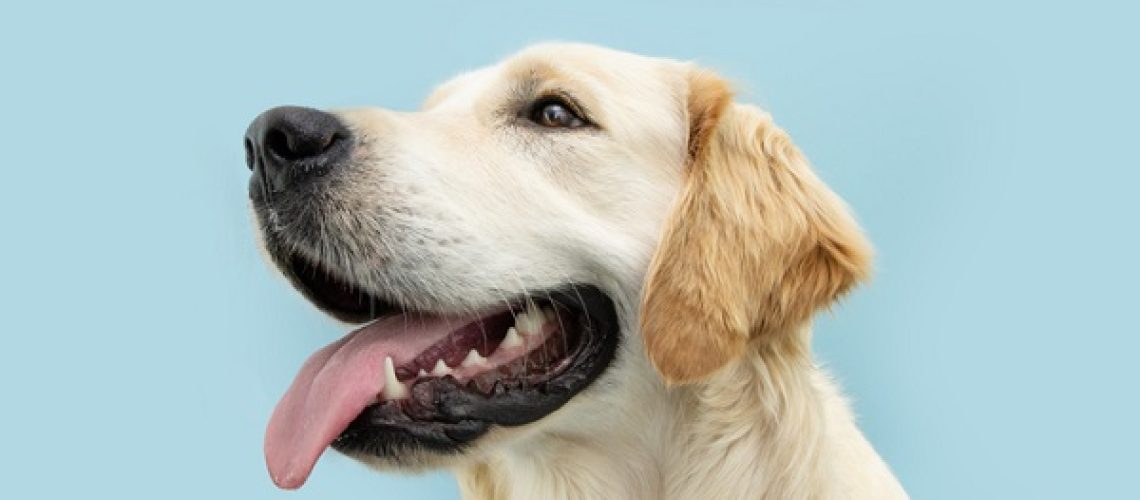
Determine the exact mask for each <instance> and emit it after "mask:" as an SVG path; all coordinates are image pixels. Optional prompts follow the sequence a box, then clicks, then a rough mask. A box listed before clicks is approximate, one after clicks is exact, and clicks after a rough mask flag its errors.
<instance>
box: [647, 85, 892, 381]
mask: <svg viewBox="0 0 1140 500" xmlns="http://www.w3.org/2000/svg"><path fill="white" fill-rule="evenodd" d="M688 112H689V118H690V120H689V121H690V137H689V153H690V164H689V165H688V166H687V168H686V171H685V174H684V176H685V178H684V180H683V184H682V188H681V192H680V194H679V196H678V199H677V201H676V204H675V206H674V207H673V211H672V213H671V214H670V215H669V217H668V218H667V219H666V222H665V228H664V231H663V234H662V238H661V242H660V245H659V247H658V249H657V251H656V253H655V255H654V256H653V259H652V261H651V263H650V267H649V272H648V274H647V278H646V283H645V289H644V297H643V302H642V309H641V311H642V315H641V328H642V334H643V337H644V340H645V342H646V348H647V349H648V352H649V357H650V359H651V360H652V362H653V364H654V366H655V367H656V368H657V370H658V372H659V373H660V374H661V375H662V377H663V378H664V379H665V380H666V381H667V382H668V383H689V382H697V381H700V380H703V379H705V378H707V377H708V376H709V375H711V374H712V373H713V372H715V371H716V370H718V369H720V368H721V367H723V366H724V365H726V364H728V363H729V362H730V361H733V360H734V359H736V358H737V357H739V356H740V355H741V354H742V353H743V352H744V350H745V346H746V345H747V344H748V342H749V341H750V340H754V339H761V340H763V339H775V338H777V336H779V335H789V334H790V333H791V330H792V329H794V328H795V327H796V326H799V325H801V324H803V323H804V322H806V321H808V320H809V319H810V317H811V315H812V314H813V313H814V312H815V311H816V310H817V309H819V308H821V307H824V306H826V305H828V304H830V303H831V302H832V301H834V300H836V299H837V298H838V297H839V296H841V295H842V294H843V293H844V292H846V291H847V290H849V289H850V288H851V287H852V286H854V285H855V284H856V283H858V282H859V281H860V280H862V279H864V278H866V276H867V275H868V274H869V271H870V261H871V249H870V245H869V243H868V242H867V241H866V239H865V238H864V236H863V234H862V232H861V231H860V229H859V227H858V225H857V224H856V223H855V221H854V220H853V219H852V217H851V215H850V214H849V212H848V210H847V207H846V206H845V204H844V203H843V202H842V201H841V200H840V199H839V198H838V197H837V196H836V195H835V194H834V193H833V192H832V191H831V190H830V189H828V188H827V186H825V185H824V184H823V182H822V181H820V180H819V178H818V177H816V175H815V174H814V173H813V172H812V170H811V168H810V167H809V166H808V164H807V161H806V160H805V159H804V157H803V155H802V154H801V153H800V151H799V150H798V149H797V148H796V147H795V145H793V144H792V142H791V139H790V138H789V137H788V135H787V134H786V133H785V132H784V131H783V130H781V129H780V128H778V127H776V126H775V125H774V124H773V123H772V121H771V117H770V116H769V115H768V114H767V113H764V112H762V111H760V110H758V109H756V108H754V107H751V106H744V105H739V104H733V103H732V94H731V91H730V90H729V88H728V85H727V84H726V83H725V82H724V81H723V80H721V79H720V78H718V77H716V76H714V75H712V74H710V73H707V72H703V71H697V70H694V71H693V72H692V74H691V75H690V77H689V97H688Z"/></svg>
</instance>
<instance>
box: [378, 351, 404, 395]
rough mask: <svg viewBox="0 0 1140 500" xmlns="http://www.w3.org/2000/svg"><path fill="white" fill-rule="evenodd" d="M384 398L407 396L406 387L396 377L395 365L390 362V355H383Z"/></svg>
mask: <svg viewBox="0 0 1140 500" xmlns="http://www.w3.org/2000/svg"><path fill="white" fill-rule="evenodd" d="M383 395H384V400H385V401H391V400H393V399H404V398H406V397H408V388H407V387H404V384H403V383H401V382H400V379H397V378H396V367H395V366H394V365H393V364H392V357H391V356H385V357H384V391H383Z"/></svg>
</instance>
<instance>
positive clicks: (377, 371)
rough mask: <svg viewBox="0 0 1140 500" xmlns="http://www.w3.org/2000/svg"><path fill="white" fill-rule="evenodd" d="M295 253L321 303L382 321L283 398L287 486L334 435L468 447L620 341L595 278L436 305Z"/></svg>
mask: <svg viewBox="0 0 1140 500" xmlns="http://www.w3.org/2000/svg"><path fill="white" fill-rule="evenodd" d="M288 260H289V265H288V266H282V267H288V269H287V270H286V272H287V274H289V275H290V277H291V278H292V279H293V281H294V283H295V284H297V286H298V288H300V289H301V290H302V292H303V293H304V294H305V295H306V296H307V297H309V298H310V299H311V300H312V301H313V302H314V303H316V304H317V305H318V306H320V307H321V308H322V309H325V310H327V311H328V312H330V313H331V314H333V315H334V316H337V317H339V318H342V319H346V320H350V321H357V322H364V321H371V323H369V324H367V325H366V326H363V327H361V328H359V329H357V330H355V331H353V332H352V333H349V334H348V335H346V336H345V337H344V338H342V339H340V340H338V341H336V342H333V343H332V344H330V345H328V346H326V347H324V348H323V349H321V350H320V351H317V353H315V354H313V355H312V356H311V357H310V358H309V360H308V361H306V362H305V365H304V366H303V367H302V369H301V371H300V373H299V374H298V375H297V377H296V379H295V380H294V381H293V384H292V386H290V388H289V390H288V391H287V392H286V393H285V395H284V396H283V397H282V399H281V401H280V402H279V403H278V405H277V407H276V409H275V410H274V412H273V416H272V417H271V419H270V422H269V427H268V429H267V431H266V438H265V454H266V461H267V464H268V466H269V472H270V475H271V476H272V478H273V481H274V482H275V483H276V484H277V485H278V486H281V487H284V488H296V487H299V486H301V485H302V484H303V483H304V482H305V480H306V479H307V477H308V475H309V473H310V472H311V470H312V467H313V465H314V464H315V463H316V461H317V459H318V458H319V457H320V455H321V454H322V453H323V452H324V450H325V449H326V448H327V447H328V446H330V445H331V446H332V447H333V448H335V449H337V450H338V451H341V452H344V453H346V454H349V455H357V456H360V455H363V456H371V457H380V458H387V459H392V460H395V461H397V462H398V461H399V460H400V458H401V455H402V454H405V453H407V452H409V451H414V450H416V449H426V450H432V451H437V452H456V451H459V450H461V449H462V448H463V447H464V445H465V444H467V443H469V442H470V441H472V440H474V439H476V438H478V437H479V436H481V435H482V434H483V433H485V432H487V430H489V429H490V427H491V426H492V425H496V424H497V425H502V426H517V425H523V424H527V423H530V422H534V421H536V420H539V419H541V418H543V417H545V416H546V415H549V414H550V413H552V412H554V411H555V410H557V409H558V408H560V407H561V406H562V405H563V404H565V403H566V402H567V401H569V400H570V399H571V398H572V397H573V396H574V395H576V394H577V393H578V392H580V391H582V390H583V389H585V388H586V387H588V386H589V384H590V383H591V382H592V381H593V380H594V379H596V378H597V377H598V376H599V375H601V373H602V372H603V371H604V370H605V368H606V367H607V366H608V365H609V363H610V362H611V360H612V359H613V356H614V353H615V352H616V350H617V341H618V335H617V328H618V325H617V320H616V312H615V309H614V304H613V301H612V300H611V299H610V298H609V297H608V296H606V294H605V293H603V292H601V291H600V290H599V289H597V288H596V287H594V286H591V285H576V284H567V285H565V286H563V287H558V288H557V289H553V290H547V291H542V292H537V293H530V294H526V295H522V296H518V297H515V298H512V299H509V300H506V301H504V302H503V303H501V304H499V305H497V306H492V307H487V308H485V309H483V310H480V311H476V312H473V313H470V314H463V315H455V314H434V313H432V312H430V311H409V310H407V309H405V308H403V307H400V306H399V305H398V304H393V303H391V302H388V301H385V300H383V299H381V298H378V297H375V296H373V295H371V294H369V293H368V292H366V291H364V290H362V289H361V288H360V287H356V286H353V285H352V284H351V283H350V282H348V281H346V280H343V279H339V278H337V277H334V276H333V275H332V274H331V273H328V272H324V271H321V270H317V269H316V266H312V265H309V264H308V263H307V262H305V261H304V260H303V259H300V258H297V257H293V258H291V259H288Z"/></svg>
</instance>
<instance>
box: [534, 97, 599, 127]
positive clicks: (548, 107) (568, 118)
mask: <svg viewBox="0 0 1140 500" xmlns="http://www.w3.org/2000/svg"><path fill="white" fill-rule="evenodd" d="M530 120H531V121H533V122H535V123H537V124H539V125H542V126H543V127H548V128H578V127H582V126H585V125H586V121H585V120H583V119H582V118H581V117H579V116H578V115H577V114H576V113H574V111H571V109H570V107H569V106H567V105H566V104H564V103H562V102H560V101H557V100H549V101H542V102H539V103H538V104H536V105H535V106H534V108H533V110H532V111H531V116H530Z"/></svg>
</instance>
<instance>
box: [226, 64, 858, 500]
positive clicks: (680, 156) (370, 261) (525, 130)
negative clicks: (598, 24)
mask: <svg viewBox="0 0 1140 500" xmlns="http://www.w3.org/2000/svg"><path fill="white" fill-rule="evenodd" d="M245 146H246V151H247V161H248V163H249V165H250V167H251V169H252V170H253V175H252V178H251V181H250V198H251V200H252V205H253V211H254V214H255V218H256V220H257V223H258V226H259V228H260V231H259V234H260V236H261V240H262V244H263V245H262V246H263V247H264V249H265V250H266V251H267V253H268V255H269V256H270V259H271V260H272V261H273V262H274V264H275V265H276V267H277V268H278V269H279V270H280V271H281V272H282V273H283V274H284V275H285V276H286V277H288V278H289V280H290V281H291V282H292V283H293V284H294V286H295V287H296V288H297V289H298V290H300V291H301V292H302V293H303V294H304V295H305V296H306V297H308V298H309V299H310V300H311V301H312V302H313V303H314V304H316V305H317V306H318V307H320V308H321V309H323V310H324V311H326V312H328V313H329V314H331V315H333V316H335V317H337V318H339V319H342V320H345V321H348V322H352V323H360V324H365V326H362V327H360V328H359V329H357V330H356V331H354V332H352V333H350V334H349V335H348V336H346V337H345V338H343V339H341V340H339V341H337V342H334V343H333V344H331V345H329V346H328V347H326V348H324V349H322V350H320V351H318V352H317V353H316V354H314V355H313V356H312V357H311V358H310V359H309V361H308V362H306V363H305V366H304V367H303V368H302V369H301V372H300V374H299V375H298V376H297V378H296V380H295V381H294V383H293V385H292V386H291V387H290V388H289V390H288V392H287V393H286V394H285V396H284V397H283V398H282V400H281V402H280V403H279V404H278V406H277V409H276V410H275V411H274V415H273V417H272V418H271V421H270V425H269V429H268V431H267V434H266V443H265V451H266V458H267V461H268V465H269V468H270V472H271V474H272V476H273V479H274V481H275V482H276V483H277V484H278V485H280V486H283V487H297V486H300V485H301V484H302V483H303V482H304V481H305V479H306V478H307V476H308V474H309V472H310V470H311V468H312V466H313V464H314V463H315V462H316V460H317V458H318V457H319V456H320V454H321V453H322V452H323V450H324V449H325V448H326V447H327V446H329V445H331V446H332V447H334V448H335V449H338V450H340V451H342V452H345V453H347V454H349V455H351V456H354V457H357V458H360V459H362V460H364V461H367V462H369V463H372V464H376V465H391V466H403V467H428V466H448V465H455V464H457V463H462V460H464V459H465V457H470V456H473V455H479V454H481V453H486V452H488V451H491V450H494V449H496V448H497V447H504V446H511V445H512V443H514V442H518V441H521V440H526V439H536V438H539V437H540V436H541V435H543V433H548V432H564V433H572V432H574V430H575V426H576V425H579V426H580V424H579V423H577V422H578V421H580V420H582V419H589V418H596V417H598V416H599V415H601V416H606V415H619V414H620V408H617V409H616V410H615V408H614V407H615V406H620V405H622V404H630V405H632V404H638V402H637V401H634V400H632V399H631V398H623V397H622V396H623V392H624V391H629V390H631V389H629V386H630V385H631V384H634V383H635V382H636V383H642V382H644V381H645V380H647V379H652V380H653V381H654V382H653V383H654V384H657V385H660V384H661V381H664V382H666V383H691V382H699V381H702V380H705V379H706V378H707V377H708V376H709V375H711V374H712V373H713V372H715V371H717V370H718V369H720V368H722V367H724V366H725V365H726V364H729V363H730V362H733V361H734V360H735V359H736V358H738V357H740V356H741V355H742V353H744V352H745V351H746V347H747V346H748V345H749V344H750V343H753V342H769V341H772V340H777V339H779V338H780V337H781V336H784V335H788V334H789V332H790V331H791V330H793V329H794V328H795V327H796V326H799V325H800V324H802V323H804V322H806V321H808V319H809V317H810V315H811V314H812V313H813V312H814V311H815V310H816V309H818V308H820V307H823V306H825V305H827V304H828V303H830V302H831V301H833V300H835V299H836V298H837V297H838V296H839V295H841V294H842V293H843V292H844V291H846V290H847V289H849V288H850V287H851V286H852V285H853V284H855V283H856V282H857V281H858V280H859V279H861V278H862V277H863V276H864V275H865V274H866V272H867V268H868V260H869V249H868V246H867V244H866V242H865V240H864V239H863V237H862V236H861V234H860V231H859V229H858V227H857V226H856V225H855V223H854V221H853V220H852V219H851V217H850V216H849V215H848V213H847V210H846V208H845V207H844V206H843V204H842V202H841V201H840V200H839V199H838V198H837V197H836V196H835V195H834V194H833V193H831V191H829V190H828V189H827V188H826V187H825V186H824V185H823V184H822V183H821V182H820V181H819V179H818V178H817V177H816V176H815V175H814V174H813V173H812V172H811V170H810V169H809V167H808V166H807V163H806V162H805V161H804V159H803V158H802V156H801V155H800V153H799V151H798V150H797V149H796V148H795V146H794V145H792V143H791V142H790V140H789V139H788V137H787V136H786V135H785V134H784V133H783V131H781V130H780V129H778V128H777V127H775V126H774V125H773V124H772V123H771V121H770V119H769V117H768V116H767V115H766V114H764V113H762V112H760V111H759V110H757V109H755V108H752V107H749V106H744V105H740V104H735V103H733V102H732V97H731V93H730V91H729V90H728V87H727V85H726V84H725V82H723V81H722V80H721V79H719V78H717V77H715V76H713V75H711V74H709V73H707V72H704V71H702V70H699V69H697V68H695V67H693V66H691V65H689V64H685V63H679V62H675V61H668V60H662V59H653V58H647V57H641V56H636V55H632V54H626V53H621V52H616V51H610V50H605V49H600V48H596V47H589V46H581V45H544V46H539V47H535V48H532V49H530V50H527V51H525V52H523V53H521V54H518V55H516V56H514V57H512V58H509V59H507V60H506V61H504V62H502V63H500V64H498V65H495V66H492V67H489V68H486V69H482V70H479V71H475V72H472V73H468V74H465V75H462V76H460V77H458V78H455V79H454V80H452V81H450V82H448V83H446V84H444V85H443V86H441V87H440V88H439V89H438V90H437V91H436V92H435V93H434V94H432V95H431V97H429V99H428V100H427V102H426V103H425V105H424V108H423V110H421V111H419V112H414V113H399V112H394V111H387V110H382V109H373V108H370V109H359V110H346V111H337V112H333V113H325V112H321V111H317V110H312V109H307V108H276V109H273V110H270V111H267V112H266V113H264V114H262V115H261V116H260V117H258V118H257V119H256V120H255V121H254V123H253V124H252V125H251V126H250V129H249V132H248V133H247V137H246V143H245ZM647 361H648V362H647ZM650 366H653V367H656V372H657V374H656V375H655V374H654V371H653V370H652V369H651V368H650ZM658 376H659V377H658ZM623 402H625V403H623Z"/></svg>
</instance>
